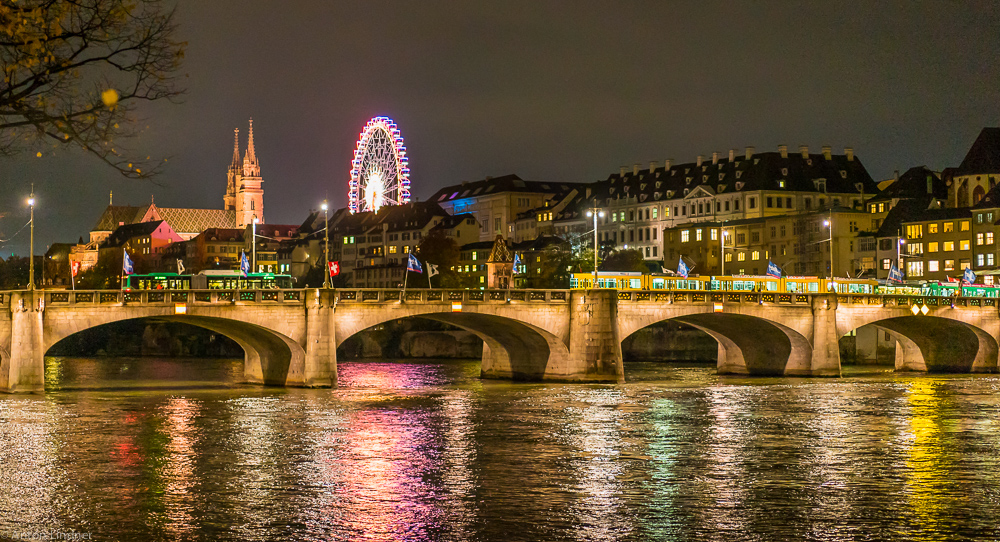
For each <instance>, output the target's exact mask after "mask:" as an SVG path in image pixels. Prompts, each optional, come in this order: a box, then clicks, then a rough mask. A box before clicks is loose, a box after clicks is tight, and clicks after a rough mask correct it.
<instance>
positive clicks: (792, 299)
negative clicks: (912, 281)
mask: <svg viewBox="0 0 1000 542" xmlns="http://www.w3.org/2000/svg"><path fill="white" fill-rule="evenodd" d="M816 295H827V294H816V293H783V292H735V291H722V292H720V291H702V292H697V291H672V290H626V291H619V292H618V301H619V302H654V303H751V304H754V303H755V304H763V303H767V304H774V305H809V304H811V303H812V298H813V296H816ZM837 302H838V303H839V304H841V305H872V306H880V307H912V306H913V305H917V306H923V305H927V306H929V307H941V306H949V307H950V306H954V307H996V306H998V300H997V298H993V297H953V296H913V295H876V294H837Z"/></svg>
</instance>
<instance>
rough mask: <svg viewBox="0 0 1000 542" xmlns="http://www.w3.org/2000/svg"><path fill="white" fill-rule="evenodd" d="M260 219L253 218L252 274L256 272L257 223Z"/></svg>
mask: <svg viewBox="0 0 1000 542" xmlns="http://www.w3.org/2000/svg"><path fill="white" fill-rule="evenodd" d="M259 220H260V219H259V218H257V217H253V226H252V228H253V272H254V273H256V272H257V221H259Z"/></svg>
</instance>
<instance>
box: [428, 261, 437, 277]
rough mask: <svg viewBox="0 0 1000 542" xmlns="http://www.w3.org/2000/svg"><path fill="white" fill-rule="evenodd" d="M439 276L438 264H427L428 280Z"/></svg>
mask: <svg viewBox="0 0 1000 542" xmlns="http://www.w3.org/2000/svg"><path fill="white" fill-rule="evenodd" d="M437 274H438V266H437V264H433V263H430V262H427V278H430V277H433V276H434V275H437Z"/></svg>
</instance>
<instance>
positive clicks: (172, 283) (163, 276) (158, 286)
mask: <svg viewBox="0 0 1000 542" xmlns="http://www.w3.org/2000/svg"><path fill="white" fill-rule="evenodd" d="M291 287H292V277H290V276H289V275H276V274H274V273H249V274H247V276H245V277H244V276H243V275H242V273H240V272H239V271H228V270H207V271H202V272H200V273H198V274H195V275H187V274H185V275H181V274H177V273H148V274H145V275H129V276H127V277H125V280H124V281H123V282H122V289H123V290H125V291H133V290H272V289H276V288H291Z"/></svg>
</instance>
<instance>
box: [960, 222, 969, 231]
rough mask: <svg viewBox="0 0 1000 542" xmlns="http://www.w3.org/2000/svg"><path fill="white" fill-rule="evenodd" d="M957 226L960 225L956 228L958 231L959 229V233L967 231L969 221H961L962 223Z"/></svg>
mask: <svg viewBox="0 0 1000 542" xmlns="http://www.w3.org/2000/svg"><path fill="white" fill-rule="evenodd" d="M959 224H960V225H959V228H958V229H959V230H960V231H969V221H968V220H963V221H962V222H960V223H959Z"/></svg>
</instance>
